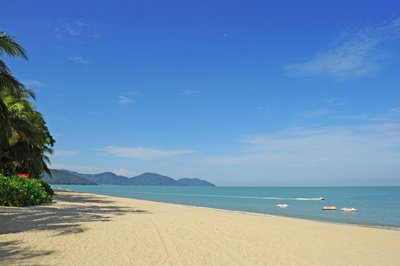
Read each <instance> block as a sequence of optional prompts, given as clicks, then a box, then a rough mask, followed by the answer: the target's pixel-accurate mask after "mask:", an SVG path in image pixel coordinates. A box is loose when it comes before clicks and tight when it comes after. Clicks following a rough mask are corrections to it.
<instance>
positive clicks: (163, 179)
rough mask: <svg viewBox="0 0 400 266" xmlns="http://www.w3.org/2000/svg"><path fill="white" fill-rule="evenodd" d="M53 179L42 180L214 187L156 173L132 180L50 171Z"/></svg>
mask: <svg viewBox="0 0 400 266" xmlns="http://www.w3.org/2000/svg"><path fill="white" fill-rule="evenodd" d="M50 171H51V172H52V174H53V179H50V177H49V176H45V177H44V178H43V180H45V181H48V182H49V183H51V184H64V185H67V184H68V185H96V184H98V185H121V186H215V185H214V184H212V183H210V182H208V181H205V180H201V179H198V178H182V179H179V180H175V179H173V178H171V177H169V176H164V175H160V174H156V173H144V174H141V175H138V176H134V177H132V178H128V177H126V176H120V175H116V174H114V173H111V172H104V173H99V174H82V173H78V172H74V171H69V170H64V169H63V170H55V169H51V170H50Z"/></svg>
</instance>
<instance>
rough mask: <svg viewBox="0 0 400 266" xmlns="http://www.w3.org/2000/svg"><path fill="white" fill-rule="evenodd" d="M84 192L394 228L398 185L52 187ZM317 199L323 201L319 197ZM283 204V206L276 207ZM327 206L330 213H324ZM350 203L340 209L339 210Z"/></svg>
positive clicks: (399, 220)
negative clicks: (347, 210)
mask: <svg viewBox="0 0 400 266" xmlns="http://www.w3.org/2000/svg"><path fill="white" fill-rule="evenodd" d="M53 188H55V189H63V190H70V191H76V192H86V193H92V194H101V195H108V196H114V197H124V198H133V199H141V200H149V201H156V202H164V203H174V204H182V205H190V206H198V207H206V208H214V209H222V210H229V211H240V212H248V213H257V214H263V215H274V216H283V217H292V218H301V219H307V220H317V221H324V222H333V223H345V224H354V225H365V226H374V227H386V228H396V229H399V228H400V209H399V208H398V202H400V186H374V187H372V186H365V187H226V186H224V187H173V186H117V185H97V186H91V185H53ZM320 197H323V198H324V199H325V200H320V199H319V198H320ZM277 204H287V205H288V208H284V209H281V208H278V207H277V206H276V205H277ZM327 205H334V206H336V207H337V210H336V211H324V210H322V208H323V207H324V206H327ZM344 207H353V208H355V209H357V211H356V212H351V213H346V212H343V211H341V210H340V209H341V208H344Z"/></svg>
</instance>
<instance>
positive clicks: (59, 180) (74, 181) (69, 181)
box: [42, 169, 97, 185]
mask: <svg viewBox="0 0 400 266" xmlns="http://www.w3.org/2000/svg"><path fill="white" fill-rule="evenodd" d="M50 172H51V174H52V177H50V176H49V175H47V174H45V175H44V176H43V178H42V180H44V181H46V182H48V183H50V184H59V185H97V183H96V182H94V181H92V180H89V179H87V178H84V177H81V176H77V175H75V174H73V173H71V172H69V171H64V170H55V169H51V170H50Z"/></svg>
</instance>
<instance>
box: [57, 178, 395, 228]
mask: <svg viewBox="0 0 400 266" xmlns="http://www.w3.org/2000/svg"><path fill="white" fill-rule="evenodd" d="M107 186H108V185H107ZM110 187H113V185H110ZM116 187H120V186H116ZM156 188H158V187H156ZM229 188H230V187H229ZM285 188H286V187H285ZM305 188H313V187H305ZM327 188H329V189H331V188H339V187H327ZM345 188H347V187H345ZM357 188H364V187H357ZM374 188H375V187H374ZM391 188H392V187H391ZM396 188H397V187H396ZM398 188H400V187H398ZM57 189H61V190H62V189H64V188H61V187H59V188H57ZM66 191H73V192H83V193H92V194H97V195H104V196H111V197H119V198H128V199H137V200H144V201H151V202H159V203H166V204H176V205H182V206H193V207H199V208H206V209H211V210H213V209H214V210H221V211H228V212H236V213H248V214H253V215H264V216H267V217H268V216H271V217H275V216H276V217H285V218H291V219H300V220H306V221H318V222H322V223H331V224H343V225H352V226H361V227H372V228H381V229H388V230H400V223H399V220H398V219H397V220H396V218H395V217H396V216H395V215H394V216H393V217H394V218H393V220H392V221H389V222H388V220H385V221H384V222H382V221H383V220H382V217H381V216H380V214H379V212H377V210H375V212H376V213H373V214H371V212H368V209H369V208H370V206H368V207H367V206H363V204H365V203H364V202H357V203H356V202H353V203H351V204H354V205H355V206H356V207H357V209H359V210H358V211H357V212H354V213H345V212H342V211H340V210H339V208H338V210H337V211H335V212H326V211H321V208H322V206H323V204H324V203H323V202H322V201H319V202H321V207H320V208H319V209H318V207H317V208H315V206H314V208H309V207H308V206H307V208H304V207H303V208H302V207H300V208H302V209H299V208H298V207H297V208H296V206H291V208H289V209H290V211H289V212H286V210H282V209H277V208H276V207H275V204H273V205H272V206H271V205H270V206H268V207H267V208H264V206H261V208H260V205H258V206H257V205H256V206H257V207H256V209H254V208H252V206H250V205H247V206H246V205H243V206H246V207H239V208H237V207H236V206H233V205H232V204H231V206H230V205H229V204H223V205H224V206H223V205H221V204H214V203H213V202H208V203H206V204H204V202H199V201H196V200H194V201H193V200H189V201H186V200H184V201H181V200H179V201H177V200H170V199H168V198H166V199H165V198H164V199H159V198H158V199H155V198H149V197H141V196H136V194H137V195H142V194H143V195H147V194H152V195H153V194H154V195H168V196H169V195H174V196H195V197H206V198H209V197H210V198H216V201H215V202H218V198H234V199H236V198H240V199H242V198H244V199H248V198H251V199H273V200H279V201H276V202H281V201H282V202H286V201H287V200H289V201H294V202H296V201H297V202H299V201H301V202H303V201H304V202H309V201H313V202H316V200H315V199H314V198H310V197H308V198H304V197H290V196H289V197H276V196H255V197H250V196H247V195H246V196H236V195H235V196H233V195H223V194H222V195H218V194H216V195H214V194H183V193H178V194H175V193H170V192H165V191H162V192H156V193H154V192H148V191H145V192H144V191H132V192H131V191H129V190H127V191H122V192H125V193H124V194H122V195H119V193H110V192H108V191H101V190H97V191H96V190H95V191H90V190H85V189H81V190H80V189H78V190H75V188H74V186H71V187H70V188H66ZM117 192H121V191H120V190H119V189H118V191H117ZM126 192H131V193H126ZM336 200H337V199H336ZM332 203H333V204H334V205H336V206H346V205H347V204H348V203H344V204H343V203H342V204H340V203H338V202H332V200H331V201H330V203H329V202H327V204H328V205H329V204H332ZM337 204H339V205H337ZM351 204H350V205H351ZM218 205H219V206H218ZM293 205H294V203H293ZM239 206H240V204H239ZM389 206H390V205H389ZM232 207H233V208H232ZM271 207H272V208H271ZM292 207H295V208H293V210H295V209H297V210H296V211H294V212H293V211H292ZM394 207H395V206H392V208H394ZM392 208H389V209H386V211H392ZM381 209H382V208H380V211H381V212H384V211H385V209H382V210H381ZM310 210H311V212H310ZM312 212H314V213H312ZM366 213H367V215H369V217H368V216H365V214H366ZM326 214H329V215H326ZM331 214H332V215H331ZM383 214H385V213H383ZM351 216H354V218H355V219H352V218H350V217H351ZM397 216H398V215H397ZM378 217H380V218H378ZM399 218H400V217H399Z"/></svg>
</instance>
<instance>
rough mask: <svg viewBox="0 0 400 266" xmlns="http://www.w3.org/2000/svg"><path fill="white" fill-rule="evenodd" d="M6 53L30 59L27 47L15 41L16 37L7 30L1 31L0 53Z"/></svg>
mask: <svg viewBox="0 0 400 266" xmlns="http://www.w3.org/2000/svg"><path fill="white" fill-rule="evenodd" d="M4 54H6V55H8V56H12V57H21V58H23V59H25V60H28V56H27V54H26V51H25V49H24V48H23V47H22V46H21V45H19V44H18V43H17V42H16V41H15V38H14V37H13V36H10V35H8V34H7V33H5V32H0V55H4Z"/></svg>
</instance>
